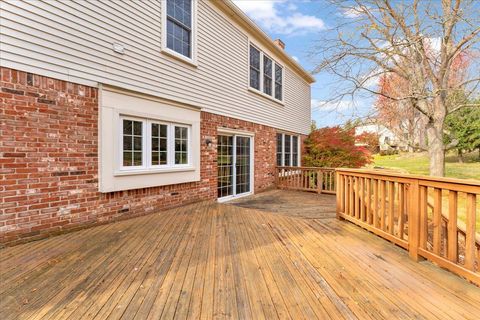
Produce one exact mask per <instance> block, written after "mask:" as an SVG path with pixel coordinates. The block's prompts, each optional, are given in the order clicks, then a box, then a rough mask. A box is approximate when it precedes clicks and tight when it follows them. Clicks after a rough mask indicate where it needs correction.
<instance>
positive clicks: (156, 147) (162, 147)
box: [152, 123, 168, 166]
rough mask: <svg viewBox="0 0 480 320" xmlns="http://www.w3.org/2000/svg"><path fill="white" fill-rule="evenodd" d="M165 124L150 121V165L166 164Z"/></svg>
mask: <svg viewBox="0 0 480 320" xmlns="http://www.w3.org/2000/svg"><path fill="white" fill-rule="evenodd" d="M167 127H168V126H167V125H166V124H158V123H152V165H154V166H158V165H162V164H167V131H168V130H167Z"/></svg>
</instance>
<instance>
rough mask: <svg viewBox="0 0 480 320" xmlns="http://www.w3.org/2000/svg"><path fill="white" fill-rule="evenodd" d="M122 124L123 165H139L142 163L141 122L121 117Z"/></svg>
mask: <svg viewBox="0 0 480 320" xmlns="http://www.w3.org/2000/svg"><path fill="white" fill-rule="evenodd" d="M122 125H123V129H122V132H123V136H122V148H123V159H122V160H123V161H122V163H123V166H124V167H131V166H141V165H143V159H142V151H143V122H142V121H135V120H128V119H123V120H122Z"/></svg>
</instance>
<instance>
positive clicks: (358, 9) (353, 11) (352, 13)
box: [342, 5, 371, 19]
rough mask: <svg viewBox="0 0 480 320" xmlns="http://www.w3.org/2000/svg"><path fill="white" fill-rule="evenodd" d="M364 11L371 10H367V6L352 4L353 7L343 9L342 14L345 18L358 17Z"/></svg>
mask: <svg viewBox="0 0 480 320" xmlns="http://www.w3.org/2000/svg"><path fill="white" fill-rule="evenodd" d="M366 11H371V10H369V8H368V7H367V6H363V5H359V6H354V7H351V8H345V9H343V10H342V15H343V16H344V17H345V18H350V19H354V18H358V17H359V16H361V15H362V14H363V13H364V12H366Z"/></svg>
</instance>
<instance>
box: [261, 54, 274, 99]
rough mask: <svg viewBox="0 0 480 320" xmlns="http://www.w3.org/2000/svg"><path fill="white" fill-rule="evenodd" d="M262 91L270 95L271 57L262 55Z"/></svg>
mask: <svg viewBox="0 0 480 320" xmlns="http://www.w3.org/2000/svg"><path fill="white" fill-rule="evenodd" d="M263 93H265V94H268V95H269V96H271V95H272V59H269V58H268V57H266V56H263Z"/></svg>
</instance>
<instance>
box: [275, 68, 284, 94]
mask: <svg viewBox="0 0 480 320" xmlns="http://www.w3.org/2000/svg"><path fill="white" fill-rule="evenodd" d="M282 92H283V68H282V67H280V66H279V65H278V64H275V99H277V100H280V101H281V100H282V99H283V96H282Z"/></svg>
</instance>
